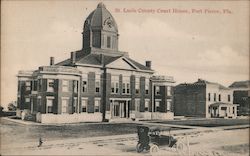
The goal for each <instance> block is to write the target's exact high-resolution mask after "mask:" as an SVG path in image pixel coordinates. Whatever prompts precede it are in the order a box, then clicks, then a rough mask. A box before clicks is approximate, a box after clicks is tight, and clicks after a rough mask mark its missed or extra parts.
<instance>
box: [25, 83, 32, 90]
mask: <svg viewBox="0 0 250 156" xmlns="http://www.w3.org/2000/svg"><path fill="white" fill-rule="evenodd" d="M25 86H26V90H27V91H28V90H31V87H30V86H31V83H30V81H26V82H25Z"/></svg>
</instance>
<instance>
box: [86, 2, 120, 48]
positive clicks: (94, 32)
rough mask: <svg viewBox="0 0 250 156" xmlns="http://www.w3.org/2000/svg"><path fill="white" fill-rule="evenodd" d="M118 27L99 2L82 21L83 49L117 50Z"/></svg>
mask: <svg viewBox="0 0 250 156" xmlns="http://www.w3.org/2000/svg"><path fill="white" fill-rule="evenodd" d="M118 36H119V34H118V28H117V24H116V22H115V19H114V18H113V16H112V15H111V13H110V12H109V11H108V10H107V9H106V7H105V5H104V4H103V3H99V4H98V5H97V8H96V9H95V10H94V11H92V12H91V13H90V14H89V16H88V17H87V19H86V20H85V22H84V28H83V49H85V48H89V47H95V48H101V49H109V50H118Z"/></svg>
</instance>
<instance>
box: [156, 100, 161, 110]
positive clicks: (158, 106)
mask: <svg viewBox="0 0 250 156" xmlns="http://www.w3.org/2000/svg"><path fill="white" fill-rule="evenodd" d="M160 103H161V101H155V110H156V112H159V111H160Z"/></svg>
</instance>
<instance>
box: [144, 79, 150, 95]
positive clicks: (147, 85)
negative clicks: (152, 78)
mask: <svg viewBox="0 0 250 156" xmlns="http://www.w3.org/2000/svg"><path fill="white" fill-rule="evenodd" d="M145 94H149V79H146V80H145Z"/></svg>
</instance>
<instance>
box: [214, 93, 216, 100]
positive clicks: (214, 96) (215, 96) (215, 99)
mask: <svg viewBox="0 0 250 156" xmlns="http://www.w3.org/2000/svg"><path fill="white" fill-rule="evenodd" d="M214 101H216V93H214Z"/></svg>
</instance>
